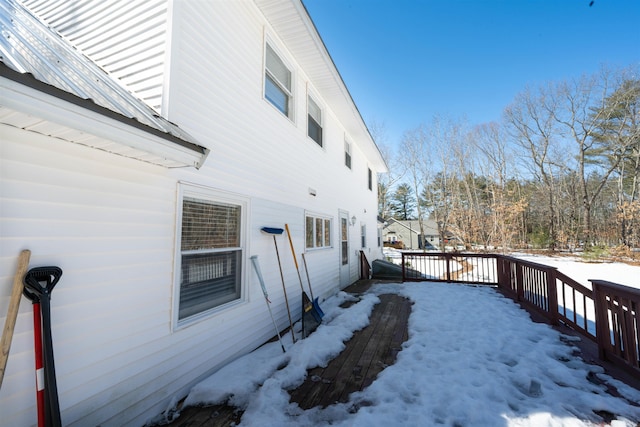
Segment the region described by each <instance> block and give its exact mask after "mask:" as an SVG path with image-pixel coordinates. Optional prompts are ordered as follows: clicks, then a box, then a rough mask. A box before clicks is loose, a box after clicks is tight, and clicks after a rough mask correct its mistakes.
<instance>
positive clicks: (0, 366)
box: [0, 249, 31, 387]
mask: <svg viewBox="0 0 640 427" xmlns="http://www.w3.org/2000/svg"><path fill="white" fill-rule="evenodd" d="M30 257H31V252H30V251H29V250H28V249H25V250H23V251H22V252H20V257H19V258H18V269H17V270H16V275H15V276H14V277H13V289H12V291H11V298H10V299H9V310H8V311H7V317H6V319H5V321H4V329H3V330H2V341H0V349H1V353H0V387H1V386H2V379H3V378H4V370H5V368H6V367H7V360H8V359H9V350H11V341H12V339H13V330H14V329H15V326H16V319H17V318H18V309H19V308H20V297H21V296H22V289H23V287H24V285H23V284H22V279H23V278H24V275H25V273H26V272H27V268H28V267H29V258H30Z"/></svg>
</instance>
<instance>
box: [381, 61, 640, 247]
mask: <svg viewBox="0 0 640 427" xmlns="http://www.w3.org/2000/svg"><path fill="white" fill-rule="evenodd" d="M639 76H640V74H638V67H637V66H632V67H627V68H621V69H609V68H605V67H603V68H601V69H600V71H598V72H597V73H595V74H593V75H585V76H581V77H578V78H574V79H570V80H566V81H559V82H550V83H547V84H544V85H540V86H537V87H527V88H526V89H524V90H523V91H522V92H520V93H519V94H518V95H517V96H516V97H515V99H514V100H513V102H512V103H511V104H510V105H509V106H507V107H506V108H505V109H504V113H503V116H502V118H501V120H500V121H499V122H491V123H484V124H480V125H470V124H469V123H467V122H466V121H465V120H464V119H454V118H447V117H442V116H436V117H433V118H432V119H431V120H430V121H429V122H428V123H423V124H421V125H419V126H417V127H416V128H414V129H410V130H407V131H406V132H405V133H404V134H403V136H402V139H401V141H400V144H398V145H396V146H395V148H391V146H389V145H387V144H385V132H384V125H380V124H376V123H374V124H373V126H371V131H372V135H373V136H374V139H375V140H376V142H377V143H378V145H379V147H380V148H381V151H382V153H383V156H384V157H385V160H386V161H387V164H388V165H389V173H387V174H381V175H380V176H379V177H378V190H379V193H378V194H379V203H378V205H379V209H378V210H379V212H378V213H379V215H380V216H382V217H383V218H389V217H393V218H396V219H417V220H419V221H420V224H422V222H423V221H424V220H425V219H431V220H433V221H435V222H436V223H437V224H438V229H439V233H440V237H441V239H440V240H441V241H444V237H445V236H446V235H453V236H455V238H456V239H457V241H458V242H459V243H460V244H462V245H464V246H465V247H467V248H471V247H472V246H476V245H480V246H486V247H499V248H505V249H517V248H532V247H533V248H547V249H551V250H556V249H576V248H579V247H580V248H584V249H585V250H589V249H593V248H596V247H614V246H617V247H620V248H622V249H624V248H638V247H640V77H639ZM421 226H422V225H421Z"/></svg>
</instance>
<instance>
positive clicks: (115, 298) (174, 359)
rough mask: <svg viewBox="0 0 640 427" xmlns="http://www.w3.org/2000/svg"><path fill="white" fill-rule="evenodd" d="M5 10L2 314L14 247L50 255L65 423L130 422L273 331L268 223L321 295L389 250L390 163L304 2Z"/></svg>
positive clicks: (22, 314)
mask: <svg viewBox="0 0 640 427" xmlns="http://www.w3.org/2000/svg"><path fill="white" fill-rule="evenodd" d="M27 8H28V9H27ZM29 10H30V11H31V12H33V13H34V14H35V15H34V16H32V15H31V14H30V12H29ZM35 16H38V19H36V18H35ZM0 20H1V21H0V24H1V25H2V32H0V39H1V40H0V54H1V61H0V62H1V63H0V156H1V157H0V265H1V268H0V322H2V324H4V320H5V316H6V313H7V310H8V304H9V295H10V293H11V287H12V282H13V275H14V274H15V270H16V266H17V258H18V255H19V253H20V251H21V250H22V249H30V250H31V253H32V255H31V262H30V267H36V266H50V265H51V266H59V267H60V268H61V269H62V270H63V272H64V273H63V276H62V278H61V280H60V282H59V283H58V285H57V286H56V289H55V291H54V292H53V293H52V302H51V312H52V319H51V322H52V335H53V346H54V354H55V364H56V374H57V384H58V393H59V400H60V408H61V417H62V423H63V425H66V426H97V425H100V426H103V427H106V426H124V425H127V426H129V425H132V426H141V425H144V424H145V423H146V422H148V421H149V420H150V419H152V418H153V417H156V416H157V415H159V414H160V413H161V412H162V411H163V410H165V409H166V408H167V407H168V406H169V405H170V404H171V402H172V401H174V400H175V399H176V398H179V397H181V396H185V395H186V394H187V393H188V391H189V390H190V388H191V387H192V386H193V385H194V384H195V383H197V382H198V381H200V380H202V379H203V378H205V377H207V376H208V375H210V374H211V373H213V372H215V371H216V370H218V369H219V368H220V367H222V366H223V365H225V364H226V363H228V362H229V361H231V360H233V359H234V358H236V357H238V356H239V355H242V354H244V353H247V352H249V351H251V350H253V349H255V348H256V347H258V346H259V345H261V344H262V343H264V342H265V341H266V340H268V339H269V338H270V337H272V336H273V335H274V329H273V324H272V323H271V320H270V318H269V314H268V311H267V309H266V307H265V302H264V298H263V295H262V292H261V289H260V286H259V284H258V280H257V277H256V275H255V273H254V271H253V270H252V269H251V263H250V261H249V260H250V257H251V256H253V255H258V259H259V262H260V265H261V269H262V273H263V275H264V278H265V282H266V284H267V288H268V290H269V294H270V298H271V300H272V303H273V304H272V310H273V312H274V314H275V316H276V322H277V324H278V326H279V328H280V329H284V328H286V327H288V326H289V320H288V315H287V310H286V305H285V299H284V292H283V289H282V283H281V280H280V273H279V268H278V262H277V258H276V251H275V247H274V238H273V236H271V235H266V234H264V233H263V232H261V228H262V227H265V226H268V227H277V228H284V227H285V224H288V226H289V228H290V230H291V236H292V239H293V246H294V248H295V250H296V256H297V260H298V262H299V263H300V267H301V269H303V268H304V266H303V264H302V263H301V258H300V254H301V253H302V252H304V253H305V258H306V262H307V265H308V268H309V274H310V277H311V282H312V284H313V291H314V294H315V296H319V297H320V301H322V299H323V298H326V297H327V296H330V295H331V294H333V293H335V292H336V291H338V290H339V289H341V288H344V287H345V286H347V285H349V284H351V283H353V282H354V281H355V280H357V279H358V277H359V272H358V266H359V257H360V254H361V252H362V253H364V254H365V255H366V257H367V258H368V259H369V261H371V260H373V259H376V258H381V257H382V248H381V247H380V243H379V242H380V239H379V238H378V229H377V221H376V212H377V191H376V189H377V185H376V183H375V177H376V175H377V174H378V173H381V172H385V171H386V165H385V163H384V160H383V159H382V157H381V154H380V152H379V151H378V148H377V147H376V145H375V143H374V141H373V140H372V138H371V136H370V134H369V132H368V130H367V127H366V125H365V123H364V121H363V119H362V117H361V116H360V113H359V112H358V109H357V107H356V105H355V103H354V101H353V99H352V98H351V96H350V94H349V92H348V90H347V88H346V86H345V84H344V82H343V81H342V79H341V77H340V74H339V73H338V70H337V69H336V67H335V65H334V63H333V61H332V59H331V57H330V55H329V53H328V52H327V50H326V47H325V46H324V44H323V42H322V40H321V38H320V35H319V34H318V32H317V31H316V29H315V27H314V25H313V22H312V20H311V18H310V17H309V15H308V14H307V11H306V10H305V8H304V6H303V4H302V3H301V1H300V0H236V1H222V2H221V1H198V0H140V1H135V0H134V1H125V2H122V1H117V0H88V1H83V2H68V1H62V0H24V2H23V3H20V2H19V1H18V0H0ZM43 22H46V23H47V25H49V26H50V27H51V28H54V29H55V30H56V31H57V32H58V33H59V34H61V35H62V36H60V35H58V34H56V33H55V32H53V31H51V30H50V29H48V27H47V26H46V25H44V24H43ZM71 45H73V46H75V47H76V48H77V49H76V48H71V47H70V46H71ZM89 58H90V59H89ZM96 64H97V65H96ZM123 87H126V88H127V89H128V90H130V91H131V92H132V93H133V95H132V93H130V92H128V90H124V89H123ZM275 243H276V244H277V245H278V249H279V254H280V258H281V261H282V270H283V274H284V282H285V285H286V291H287V295H288V299H289V304H290V306H291V309H292V316H293V317H294V319H299V318H300V314H301V290H300V284H299V281H298V276H297V273H296V269H295V265H294V260H293V256H292V253H291V251H290V249H289V244H288V241H287V238H286V235H285V234H283V235H280V236H276V242H275ZM302 276H303V277H304V273H303V274H302ZM305 286H306V280H305ZM31 313H32V308H31V304H30V302H29V301H28V300H27V299H25V298H23V299H22V301H21V306H20V310H19V313H18V319H17V323H16V328H15V334H14V337H13V341H12V346H11V352H10V354H9V358H8V363H7V367H6V371H5V376H4V382H3V383H2V389H0V414H1V416H0V425H2V426H5V425H6V426H30V425H35V423H36V409H35V389H36V386H35V375H34V369H33V363H34V362H33V360H34V351H33V325H32V314H31Z"/></svg>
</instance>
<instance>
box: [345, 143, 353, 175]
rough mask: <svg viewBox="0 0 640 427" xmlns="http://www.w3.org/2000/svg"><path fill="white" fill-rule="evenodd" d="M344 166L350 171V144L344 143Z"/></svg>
mask: <svg viewBox="0 0 640 427" xmlns="http://www.w3.org/2000/svg"><path fill="white" fill-rule="evenodd" d="M344 164H345V166H346V167H348V168H349V169H351V144H349V143H348V142H347V141H345V142H344Z"/></svg>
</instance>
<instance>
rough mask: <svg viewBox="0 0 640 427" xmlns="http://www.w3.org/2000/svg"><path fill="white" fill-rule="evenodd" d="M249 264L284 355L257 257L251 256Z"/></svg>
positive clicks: (284, 351)
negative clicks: (256, 278)
mask: <svg viewBox="0 0 640 427" xmlns="http://www.w3.org/2000/svg"><path fill="white" fill-rule="evenodd" d="M251 264H253V268H254V270H255V271H256V274H257V275H258V280H259V281H260V286H261V287H262V293H263V294H264V300H265V302H266V303H267V308H268V309H269V314H270V315H271V321H272V322H273V327H274V328H275V329H276V335H278V341H280V347H282V352H283V353H286V352H287V351H286V350H285V349H284V344H282V337H281V336H280V331H279V330H278V325H276V320H275V319H274V318H273V312H271V301H269V294H268V293H267V287H266V286H265V285H264V280H263V279H262V272H261V271H260V264H258V255H253V256H251Z"/></svg>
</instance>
